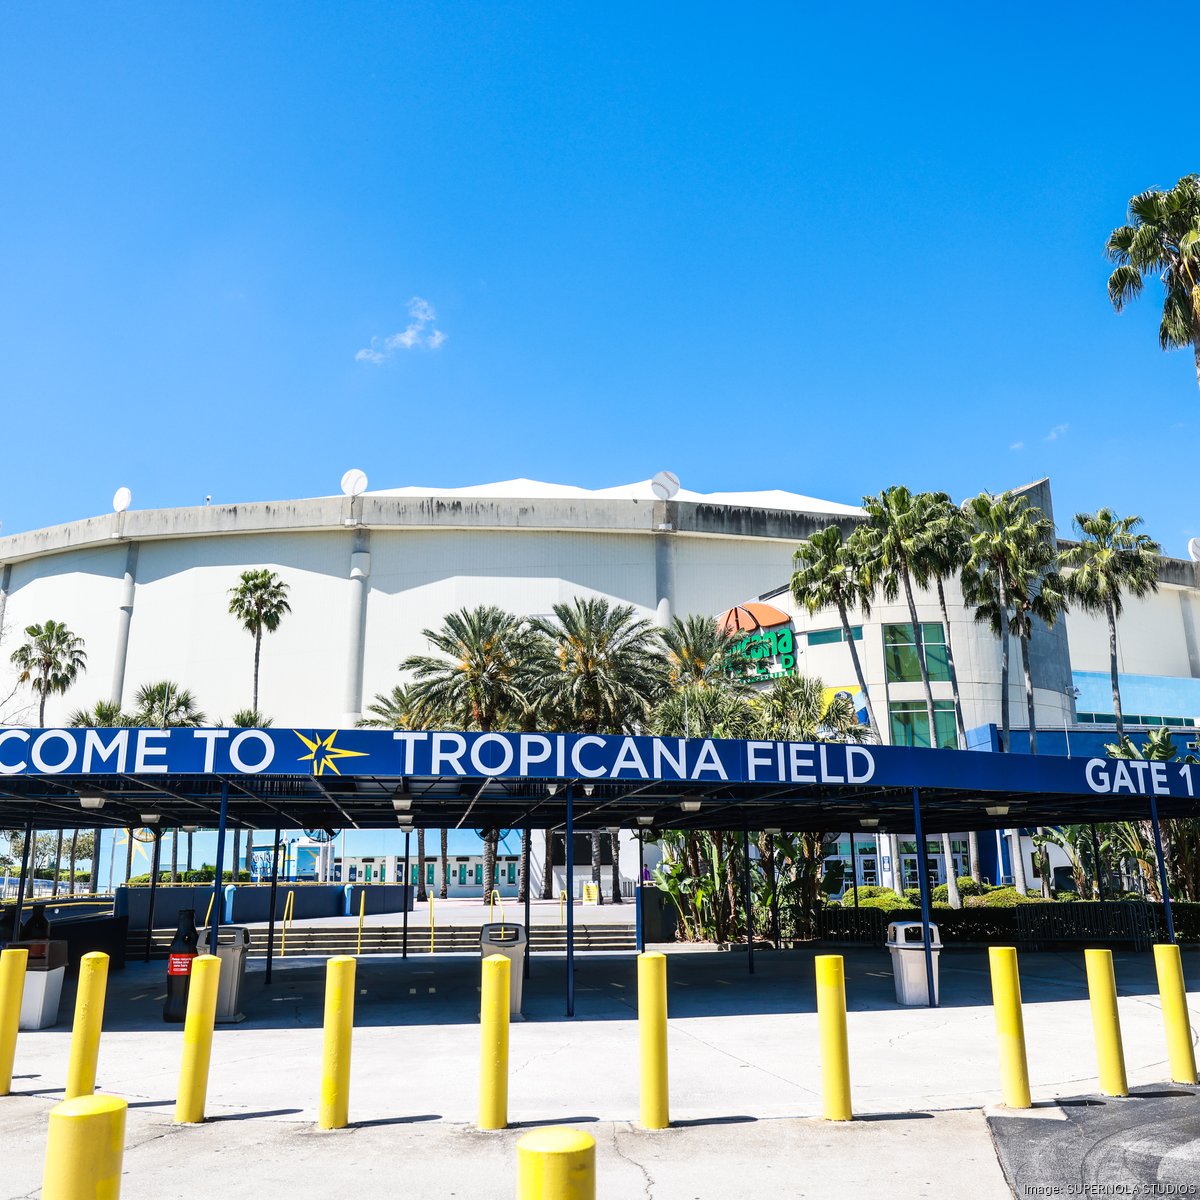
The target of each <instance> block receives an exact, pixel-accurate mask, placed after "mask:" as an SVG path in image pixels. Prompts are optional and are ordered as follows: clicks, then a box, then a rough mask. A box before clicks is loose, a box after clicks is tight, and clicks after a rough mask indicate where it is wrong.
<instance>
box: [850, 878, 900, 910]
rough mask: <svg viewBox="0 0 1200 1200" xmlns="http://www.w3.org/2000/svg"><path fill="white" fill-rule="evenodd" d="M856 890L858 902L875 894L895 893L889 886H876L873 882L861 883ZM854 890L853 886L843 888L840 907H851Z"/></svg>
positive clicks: (890, 894)
mask: <svg viewBox="0 0 1200 1200" xmlns="http://www.w3.org/2000/svg"><path fill="white" fill-rule="evenodd" d="M857 891H858V899H859V901H860V902H861V901H863V900H870V899H873V898H874V897H876V896H894V895H896V893H895V892H894V891H892V889H891V888H886V887H878V886H877V885H876V884H873V883H865V884H862V885H861V886H860V887H859V888H858V889H857ZM854 892H855V888H853V887H848V888H847V889H846V890H845V892H844V893H843V895H842V907H843V908H853V907H854Z"/></svg>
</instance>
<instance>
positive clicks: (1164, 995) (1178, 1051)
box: [1154, 945, 1196, 1083]
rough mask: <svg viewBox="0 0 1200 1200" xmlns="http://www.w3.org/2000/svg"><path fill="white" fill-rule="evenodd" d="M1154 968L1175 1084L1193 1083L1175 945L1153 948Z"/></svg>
mask: <svg viewBox="0 0 1200 1200" xmlns="http://www.w3.org/2000/svg"><path fill="white" fill-rule="evenodd" d="M1154 970H1155V971H1156V972H1157V974H1158V994H1159V997H1160V999H1161V1000H1162V1014H1163V1027H1164V1029H1165V1030H1166V1033H1167V1058H1168V1060H1169V1061H1170V1063H1171V1079H1172V1080H1173V1081H1174V1082H1175V1083H1195V1082H1196V1052H1195V1050H1194V1048H1193V1046H1192V1024H1191V1020H1190V1019H1189V1017H1188V1006H1187V989H1186V988H1185V986H1184V983H1183V962H1182V960H1181V959H1180V957H1179V947H1178V946H1166V945H1164V946H1155V947H1154Z"/></svg>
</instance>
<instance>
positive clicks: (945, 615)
mask: <svg viewBox="0 0 1200 1200" xmlns="http://www.w3.org/2000/svg"><path fill="white" fill-rule="evenodd" d="M937 596H938V607H939V608H940V609H941V610H942V628H943V629H944V630H945V631H946V666H947V667H948V668H949V670H950V688H951V690H952V691H953V693H954V724H955V725H956V726H957V728H958V748H959V749H960V750H965V749H966V748H967V726H966V722H965V721H964V720H963V706H962V693H961V692H960V691H959V689H958V671H956V670H955V668H954V637H953V635H952V634H951V632H950V610H949V609H947V607H946V589H945V587H943V586H942V577H941V576H940V575H939V576H938V577H937ZM967 857H968V858H969V859H970V860H971V861H970V864H969V866H970V871H971V878H972V879H973V880H975V882H976V883H979V882H981V881H982V878H983V876H982V874H981V873H980V870H979V834H977V833H976V832H975V830H973V829H972V830H970V831H969V832H968V833H967Z"/></svg>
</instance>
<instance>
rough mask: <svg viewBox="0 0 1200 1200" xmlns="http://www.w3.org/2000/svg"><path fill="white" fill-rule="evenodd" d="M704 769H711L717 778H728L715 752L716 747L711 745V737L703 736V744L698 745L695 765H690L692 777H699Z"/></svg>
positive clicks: (719, 757)
mask: <svg viewBox="0 0 1200 1200" xmlns="http://www.w3.org/2000/svg"><path fill="white" fill-rule="evenodd" d="M705 771H712V772H713V773H714V774H715V775H716V776H717V778H718V779H724V780H728V779H729V776H728V775H727V774H726V772H725V768H724V766H722V765H721V756H720V755H719V754H718V753H717V748H716V746H714V745H713V742H712V739H711V738H705V739H704V744H703V745H702V746H701V747H700V753H699V754H698V755H697V756H696V765H695V766H694V767H692V778H693V779H699V778H700V776H701V775H703V774H704V772H705Z"/></svg>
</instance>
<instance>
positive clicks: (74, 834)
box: [67, 829, 79, 896]
mask: <svg viewBox="0 0 1200 1200" xmlns="http://www.w3.org/2000/svg"><path fill="white" fill-rule="evenodd" d="M78 845H79V830H78V829H72V830H71V848H70V849H69V850H68V851H67V862H68V864H69V866H70V870H69V871H68V872H67V895H68V896H73V895H75V850H76V848H77V847H78Z"/></svg>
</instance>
